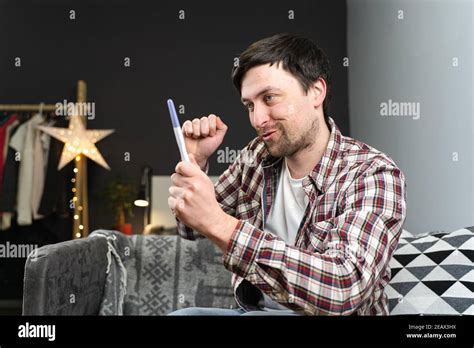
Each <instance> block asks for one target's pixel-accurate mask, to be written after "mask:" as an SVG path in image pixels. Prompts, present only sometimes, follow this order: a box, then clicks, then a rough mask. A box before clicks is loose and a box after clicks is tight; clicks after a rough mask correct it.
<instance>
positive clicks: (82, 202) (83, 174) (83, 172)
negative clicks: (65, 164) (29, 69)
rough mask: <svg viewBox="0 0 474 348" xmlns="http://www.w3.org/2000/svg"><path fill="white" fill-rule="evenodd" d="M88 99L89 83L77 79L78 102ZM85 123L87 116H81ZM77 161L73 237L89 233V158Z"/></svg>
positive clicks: (29, 107) (37, 107) (1, 107)
mask: <svg viewBox="0 0 474 348" xmlns="http://www.w3.org/2000/svg"><path fill="white" fill-rule="evenodd" d="M86 99H87V85H86V82H85V81H82V80H79V81H77V97H76V100H77V103H84V102H86ZM55 110H56V105H55V104H45V103H40V104H0V111H55ZM81 120H82V122H84V125H85V124H86V117H81ZM74 162H75V169H74V173H75V178H74V192H75V196H74V203H75V204H74V218H73V239H77V238H81V237H87V235H88V234H89V199H88V193H87V165H86V163H87V159H86V157H85V156H83V155H79V156H78V158H77V159H76V160H75V161H74Z"/></svg>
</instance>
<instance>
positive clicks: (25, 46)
mask: <svg viewBox="0 0 474 348" xmlns="http://www.w3.org/2000/svg"><path fill="white" fill-rule="evenodd" d="M181 9H183V10H185V20H179V19H178V11H179V10H181ZM69 10H75V11H76V19H75V20H70V19H69ZM289 10H293V11H294V14H295V19H294V20H289V19H288V11H289ZM278 32H293V33H298V34H302V35H306V36H308V37H310V38H312V39H313V40H314V41H315V42H317V43H318V44H319V45H320V46H321V47H322V48H323V49H324V50H325V51H326V53H327V54H328V56H329V58H330V60H331V62H332V68H333V76H334V77H333V100H332V111H333V112H332V116H333V118H334V119H335V120H336V122H337V123H338V125H339V126H340V128H341V130H342V131H343V133H345V134H348V131H349V129H348V116H347V115H348V112H347V107H348V103H347V73H346V70H345V69H346V68H344V67H343V66H342V59H343V57H344V56H346V4H345V1H334V0H327V1H309V0H308V1H298V2H296V3H293V2H290V1H281V0H280V1H259V2H258V3H257V2H255V1H238V2H223V1H220V2H218V1H212V2H211V1H173V2H171V1H168V2H164V1H163V2H162V1H159V2H153V3H152V2H144V1H142V2H141V1H97V0H96V1H63V0H48V1H41V2H40V1H21V2H19V1H5V0H2V1H0V42H1V43H2V45H1V54H0V103H37V102H41V101H43V102H46V103H55V102H57V101H62V100H63V99H64V98H66V99H68V100H71V101H74V99H75V93H76V92H75V88H76V81H77V80H78V79H83V80H85V81H86V82H87V84H88V99H89V101H94V102H95V103H96V118H95V120H92V121H89V122H88V127H89V128H107V129H108V128H113V129H115V130H116V132H115V133H114V134H113V135H111V136H109V137H108V138H106V139H104V140H103V141H101V142H99V143H98V148H99V149H100V151H101V152H102V154H103V155H104V157H105V159H106V160H107V162H108V163H109V165H110V167H111V168H112V170H111V171H110V172H108V171H107V170H105V169H102V168H101V167H99V166H97V165H96V164H94V163H90V164H89V189H90V224H91V230H94V229H96V228H100V227H110V226H111V225H112V222H113V216H112V214H111V213H110V212H109V211H108V210H107V209H106V208H105V207H104V206H103V204H102V203H101V201H100V200H99V199H98V198H97V196H98V195H99V194H100V192H102V190H103V188H104V184H105V183H106V182H107V181H108V180H109V179H110V178H113V177H114V176H116V175H122V176H125V177H128V178H129V179H130V180H133V181H135V182H137V183H138V181H139V175H140V168H141V167H142V166H143V165H144V164H149V165H151V166H152V167H153V170H154V174H158V175H167V174H170V173H172V172H173V169H174V167H175V165H176V163H177V161H178V159H179V157H178V151H177V147H176V144H175V140H174V137H173V133H172V132H171V128H170V127H171V126H170V121H169V117H168V111H167V108H166V99H167V98H168V97H172V98H173V99H174V100H175V102H176V104H183V105H185V110H186V113H185V115H182V116H181V119H182V120H185V119H189V118H193V117H196V116H202V115H207V114H209V113H216V114H218V115H220V116H221V117H222V118H223V120H225V122H226V123H227V124H228V125H229V132H228V135H227V137H226V139H225V142H224V144H223V145H222V146H223V147H225V146H228V147H229V148H231V149H235V150H237V149H240V148H242V147H243V146H244V145H245V144H246V143H247V142H248V141H249V140H250V139H251V138H253V137H254V131H253V129H252V128H251V127H250V124H249V121H248V117H247V114H246V112H245V110H244V109H243V107H242V106H241V104H240V102H239V98H238V94H237V92H236V91H235V90H234V89H233V86H232V84H231V80H230V70H231V67H232V64H233V58H234V57H236V56H238V54H239V53H240V52H241V51H242V50H243V49H245V48H246V47H247V46H248V45H249V44H250V43H252V42H254V41H255V40H257V39H260V38H263V37H266V36H269V35H271V34H274V33H278ZM14 57H21V59H22V67H21V68H15V67H14V66H13V63H14ZM124 57H130V59H131V67H129V68H127V67H124V64H123V62H124ZM126 152H129V153H130V155H131V160H130V161H129V162H126V161H124V154H125V153H126ZM225 167H226V165H224V164H217V163H216V161H215V160H214V161H213V163H212V169H211V174H213V175H216V174H219V173H220V172H222V171H223V170H224V169H225ZM135 212H136V213H137V214H136V216H135V218H134V219H133V220H132V221H133V222H134V229H135V232H139V231H141V229H142V224H141V221H142V215H141V212H140V210H138V209H135Z"/></svg>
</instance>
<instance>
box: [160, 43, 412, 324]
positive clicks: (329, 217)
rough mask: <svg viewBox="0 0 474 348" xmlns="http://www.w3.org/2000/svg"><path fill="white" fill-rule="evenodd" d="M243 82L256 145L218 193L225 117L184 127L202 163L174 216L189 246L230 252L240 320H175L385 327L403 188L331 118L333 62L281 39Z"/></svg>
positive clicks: (190, 168)
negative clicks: (257, 318) (202, 241)
mask: <svg viewBox="0 0 474 348" xmlns="http://www.w3.org/2000/svg"><path fill="white" fill-rule="evenodd" d="M233 82H234V85H235V86H236V88H237V90H238V91H239V92H240V95H241V100H242V103H243V104H244V105H245V107H246V108H247V109H248V113H249V117H250V123H251V124H252V126H253V127H254V128H255V130H256V131H257V134H258V137H257V138H255V139H254V140H252V141H251V142H250V143H249V144H248V145H247V146H246V147H245V148H244V149H243V150H242V151H241V153H240V156H239V157H238V159H237V160H236V161H235V162H234V163H233V164H232V165H231V166H230V167H229V168H228V169H227V170H226V171H225V172H224V173H223V174H222V175H221V176H220V177H219V180H218V182H217V183H216V184H215V185H213V184H212V182H211V180H210V179H209V177H208V176H207V175H206V174H205V171H207V166H208V163H207V160H208V158H209V156H211V155H212V153H213V152H214V151H216V149H217V148H218V147H219V145H220V144H221V143H222V140H223V138H224V135H225V133H226V131H227V126H226V125H225V124H224V123H223V122H222V120H221V119H220V118H219V117H217V116H215V115H209V116H208V117H203V118H201V119H197V118H196V119H194V120H193V121H192V122H190V121H186V122H185V123H184V124H183V133H184V135H185V141H186V147H187V150H188V152H189V154H190V157H191V160H192V163H187V162H180V163H179V164H178V165H177V166H176V172H175V173H174V174H173V175H172V176H171V180H172V186H171V187H170V190H169V192H170V196H169V198H168V204H169V206H170V208H171V209H172V210H173V212H174V214H175V216H176V217H177V219H178V220H179V221H178V230H179V234H180V235H181V236H182V237H184V238H188V239H194V238H196V237H200V236H204V237H207V238H209V239H210V240H211V241H212V242H214V243H215V244H216V245H217V246H218V247H219V248H220V249H221V250H222V251H223V253H224V255H223V262H224V265H225V267H226V268H227V269H228V270H229V271H231V272H232V273H233V286H234V290H235V297H236V301H237V303H238V304H239V306H240V308H239V309H237V310H235V309H234V310H232V309H213V308H208V309H206V308H187V309H182V310H179V311H176V312H174V313H173V314H175V315H178V314H180V315H195V314H199V315H200V314H202V315H220V314H223V315H241V314H246V315H255V314H306V315H387V314H388V300H387V297H386V295H385V294H384V288H385V286H386V285H387V283H388V281H389V279H390V268H389V261H390V258H391V256H392V254H393V251H394V250H395V248H396V246H397V243H398V239H399V236H400V233H401V229H402V225H403V222H404V220H405V215H406V206H405V178H404V175H403V173H402V172H401V171H400V169H399V168H398V167H397V166H396V164H395V163H394V162H393V161H392V160H391V159H390V158H389V157H387V156H386V155H385V154H383V153H381V152H380V151H378V150H376V149H374V148H372V147H370V146H369V145H366V144H364V143H362V142H359V141H357V140H354V139H351V138H349V137H345V136H342V135H341V133H340V131H339V130H338V128H337V126H336V124H335V123H334V120H332V119H331V118H330V117H329V116H328V98H327V95H328V91H329V84H330V68H329V62H328V59H327V57H326V56H325V55H324V53H323V52H322V51H321V50H320V49H319V48H318V47H317V46H316V45H315V44H314V43H312V42H311V41H310V40H308V39H305V38H301V37H296V36H292V35H288V34H279V35H275V36H272V37H269V38H266V39H263V40H260V41H258V42H256V43H254V44H252V45H251V46H250V47H248V48H247V50H246V51H245V52H243V53H242V54H241V56H240V58H239V65H238V66H237V67H236V68H234V71H233ZM249 159H250V160H249Z"/></svg>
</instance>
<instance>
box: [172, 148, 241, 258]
mask: <svg viewBox="0 0 474 348" xmlns="http://www.w3.org/2000/svg"><path fill="white" fill-rule="evenodd" d="M189 159H190V160H191V163H189V162H179V163H178V165H177V166H176V169H175V173H174V174H173V175H171V182H172V186H171V187H170V188H169V194H170V196H169V197H168V206H169V207H170V209H171V210H172V211H173V212H174V214H175V216H176V217H177V218H178V219H179V220H180V221H181V222H183V223H184V224H185V225H187V226H188V227H190V228H192V229H193V230H195V231H197V232H199V233H201V234H202V235H204V236H206V237H208V238H209V239H210V240H211V241H213V242H214V243H216V244H217V246H219V248H221V249H222V250H223V251H225V250H226V249H227V245H228V243H229V241H230V238H231V236H232V233H233V231H234V228H235V226H236V225H237V222H238V220H237V219H236V218H234V217H232V216H230V215H228V214H226V213H225V212H224V211H223V210H222V209H221V207H220V206H219V203H218V202H217V200H216V194H215V191H214V184H213V183H212V181H211V179H209V177H208V176H207V175H206V174H205V173H204V172H203V171H202V170H201V169H200V168H199V166H198V164H197V162H196V160H195V158H194V155H193V154H190V155H189Z"/></svg>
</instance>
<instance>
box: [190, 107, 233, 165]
mask: <svg viewBox="0 0 474 348" xmlns="http://www.w3.org/2000/svg"><path fill="white" fill-rule="evenodd" d="M182 130H183V136H184V142H185V144H186V150H187V151H188V154H192V155H194V158H195V159H196V162H197V164H198V165H199V167H200V168H201V169H203V170H204V168H205V167H206V163H207V159H208V158H209V157H210V156H211V155H212V154H213V153H214V152H215V151H216V150H217V148H218V147H219V146H220V145H221V144H222V141H223V140H224V136H225V133H226V132H227V126H226V125H225V124H224V122H222V120H221V119H220V117H218V116H216V115H213V114H211V115H209V116H207V117H202V118H200V119H199V118H195V119H194V120H192V121H189V120H188V121H186V122H184V123H183V128H182Z"/></svg>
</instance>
